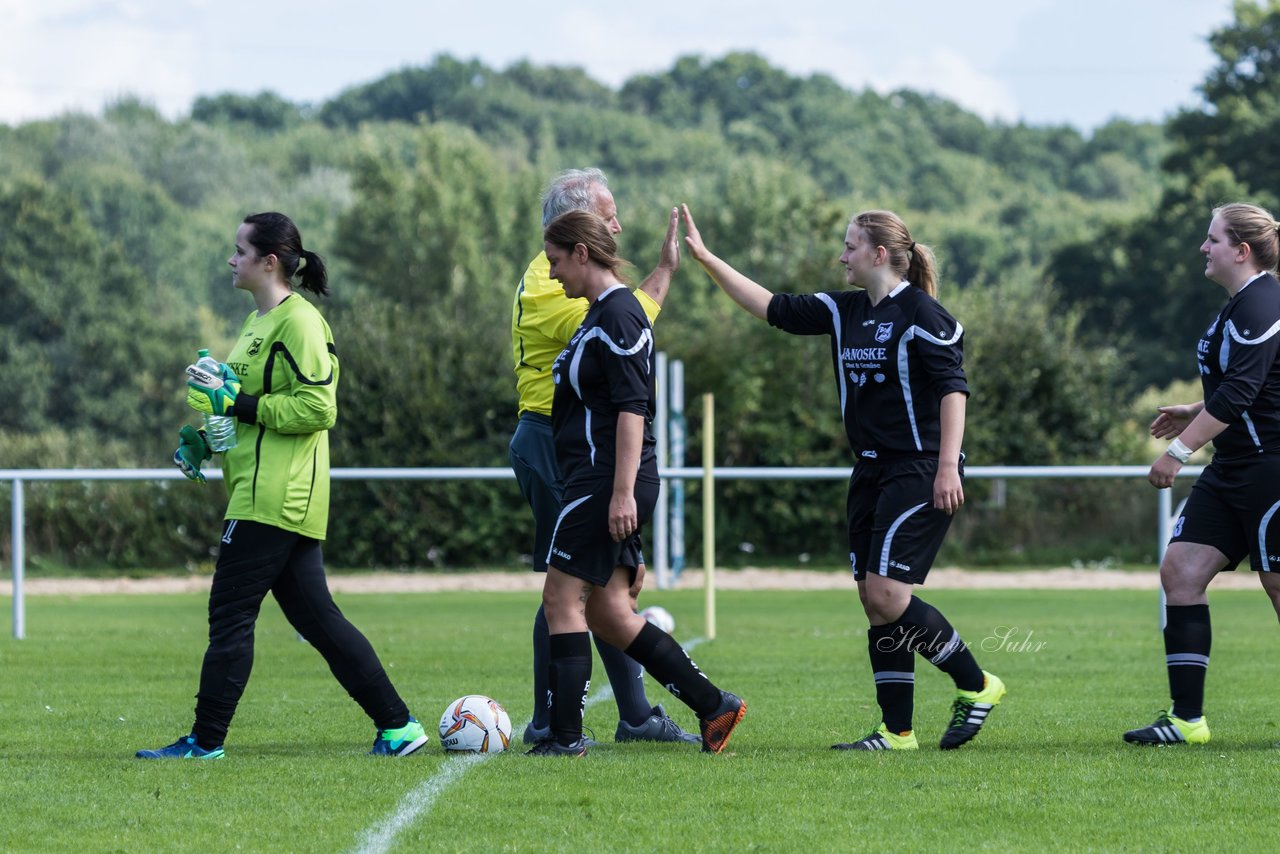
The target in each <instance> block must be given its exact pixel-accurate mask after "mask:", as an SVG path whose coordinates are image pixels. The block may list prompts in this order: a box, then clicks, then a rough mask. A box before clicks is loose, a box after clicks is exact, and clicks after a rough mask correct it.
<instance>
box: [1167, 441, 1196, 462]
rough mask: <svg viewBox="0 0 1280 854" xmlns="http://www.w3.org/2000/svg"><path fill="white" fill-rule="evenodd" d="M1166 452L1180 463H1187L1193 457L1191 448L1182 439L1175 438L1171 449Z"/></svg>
mask: <svg viewBox="0 0 1280 854" xmlns="http://www.w3.org/2000/svg"><path fill="white" fill-rule="evenodd" d="M1165 453H1166V454H1168V455H1169V456H1171V457H1173V458H1174V459H1175V460H1177V461H1178V462H1180V463H1185V462H1186V461H1187V460H1189V459H1191V449H1190V448H1188V447H1187V446H1186V444H1185V443H1183V441H1182V440H1181V439H1174V440H1173V441H1172V442H1170V443H1169V449H1168V450H1167V451H1165Z"/></svg>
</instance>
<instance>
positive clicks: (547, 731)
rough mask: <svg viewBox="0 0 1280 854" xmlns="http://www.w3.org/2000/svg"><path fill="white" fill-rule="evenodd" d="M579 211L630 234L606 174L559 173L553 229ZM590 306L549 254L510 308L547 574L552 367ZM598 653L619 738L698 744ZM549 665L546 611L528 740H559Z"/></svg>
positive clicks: (652, 295)
mask: <svg viewBox="0 0 1280 854" xmlns="http://www.w3.org/2000/svg"><path fill="white" fill-rule="evenodd" d="M574 210H586V211H591V212H593V213H595V214H598V215H599V216H600V218H601V219H603V220H604V221H605V223H606V224H607V225H608V228H609V231H610V233H612V234H618V233H620V232H621V231H622V224H621V223H620V222H619V221H618V208H617V205H616V204H615V203H614V199H613V194H612V193H611V192H609V182H608V179H607V178H606V177H605V174H604V173H603V172H601V171H600V170H599V169H570V170H568V171H567V172H563V173H561V174H560V175H558V176H556V178H555V179H554V180H553V181H552V182H551V184H550V185H549V186H548V187H547V190H546V192H545V193H543V196H542V225H543V227H544V228H545V227H546V226H547V225H548V224H549V223H550V222H551V221H552V220H553V219H555V218H556V217H558V216H560V215H561V214H563V213H567V212H568V211H574ZM676 222H677V220H676V211H675V210H674V209H673V210H672V211H671V217H670V219H669V221H668V223H667V237H666V240H665V242H664V243H663V249H662V257H661V258H660V259H659V260H658V266H657V267H655V268H654V270H653V272H652V273H650V274H649V276H648V277H647V278H646V279H645V280H644V281H643V282H641V284H640V287H639V288H638V289H637V290H636V292H635V295H636V298H637V299H638V300H639V301H640V305H641V307H642V308H643V309H644V312H645V314H646V315H647V316H648V318H649V320H650V322H652V321H653V320H654V318H656V317H657V316H658V312H659V311H660V310H661V307H662V303H663V300H665V299H666V295H667V290H668V288H669V287H670V285H671V277H672V275H673V274H674V273H675V271H676V269H677V268H678V267H679V266H680V245H679V242H678V239H677V235H676ZM587 308H588V305H587V301H586V300H585V299H569V298H568V297H566V296H565V295H564V288H563V287H561V286H560V283H559V282H557V281H555V280H553V279H552V278H551V276H550V263H549V262H548V261H547V255H546V253H545V252H539V253H538V255H537V256H536V257H535V258H534V259H533V260H532V261H531V262H529V268H528V269H527V270H526V271H525V274H524V276H523V277H522V278H521V279H520V284H519V286H518V287H517V288H516V294H515V300H514V303H513V305H512V310H511V355H512V361H513V362H514V364H515V372H516V392H517V394H518V395H519V398H520V401H519V405H518V413H519V421H518V422H517V424H516V430H515V434H514V435H513V436H512V437H511V444H510V446H509V448H508V451H507V456H508V459H509V460H510V462H511V468H512V469H514V470H515V473H516V480H517V482H518V483H519V484H520V491H521V492H522V493H523V494H524V497H525V498H526V499H527V500H528V502H529V506H530V507H531V508H532V509H533V517H534V546H533V568H534V569H535V570H536V571H538V572H546V571H547V550H548V548H549V547H550V544H551V532H552V531H553V530H554V529H555V524H556V518H557V517H558V516H559V514H560V509H561V499H562V497H563V483H562V481H561V479H560V472H559V470H558V468H557V466H556V452H555V446H554V443H553V441H552V438H551V398H552V392H553V390H554V385H553V383H552V380H551V364H552V362H554V361H555V358H556V356H558V355H560V351H561V350H563V349H564V347H565V345H566V344H568V343H569V339H570V338H571V337H572V336H573V333H574V332H576V331H577V329H578V327H579V326H580V325H581V324H582V319H583V318H584V317H586V314H587ZM643 577H644V573H643V571H641V572H639V573H638V574H637V579H638V581H637V585H636V587H635V588H634V589H633V590H632V591H631V593H632V601H633V604H634V600H635V597H636V596H637V595H638V594H639V592H640V590H639V587H640V583H641V581H639V579H643ZM596 650H597V651H598V652H599V653H600V660H601V662H602V663H603V664H604V668H605V672H606V673H607V674H608V675H609V684H610V686H611V687H612V688H613V695H614V699H615V700H616V701H617V704H618V727H617V729H616V731H615V733H614V737H615V739H616V740H618V741H687V742H691V743H697V742H698V740H699V739H698V736H696V735H690V734H689V733H686V732H684V731H683V730H682V729H681V728H680V727H679V726H678V725H677V724H676V723H675V721H673V720H671V718H670V717H668V716H667V714H666V712H665V711H664V710H663V709H662V707H661V706H654V705H651V704H650V703H649V700H648V698H647V697H646V696H645V693H644V679H643V676H644V673H643V670H642V669H641V667H640V665H639V664H637V663H636V662H635V661H633V660H632V659H630V658H628V657H627V656H626V655H624V654H623V652H622V651H621V650H619V649H615V648H614V647H612V646H609V645H608V644H606V643H604V642H603V641H600V640H597V641H596ZM549 660H550V633H549V631H548V629H547V619H546V614H545V612H544V611H543V609H542V608H541V607H539V608H538V613H537V615H536V616H535V618H534V622H533V698H534V702H533V718H532V720H531V721H530V723H529V726H528V727H527V728H526V729H525V732H524V740H525V742H526V743H535V742H538V741H542V740H544V739H546V738H549V737H550V735H551V724H550V718H549V715H548V711H547V705H546V696H547V679H548V670H547V669H548V667H549Z"/></svg>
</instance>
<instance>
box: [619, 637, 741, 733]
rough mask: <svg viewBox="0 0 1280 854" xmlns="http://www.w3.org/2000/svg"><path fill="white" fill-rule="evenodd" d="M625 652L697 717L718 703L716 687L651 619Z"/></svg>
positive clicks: (718, 693) (709, 712)
mask: <svg viewBox="0 0 1280 854" xmlns="http://www.w3.org/2000/svg"><path fill="white" fill-rule="evenodd" d="M625 652H626V653H627V655H629V656H631V657H632V658H634V659H635V660H636V661H638V662H640V664H641V665H642V666H643V667H644V669H645V670H648V671H649V673H650V674H651V675H652V676H653V678H654V679H657V680H658V682H659V684H661V685H662V686H663V687H664V688H666V689H667V690H668V691H670V692H671V695H672V696H673V697H675V698H676V699H678V700H679V701H680V702H682V703H684V704H685V705H686V706H688V707H689V708H691V709H693V711H694V713H695V714H697V715H698V717H704V716H706V715H709V714H711V713H712V712H714V711H715V710H716V708H717V707H718V706H719V705H720V689H719V688H717V687H716V686H715V685H713V684H711V680H710V679H708V678H707V677H706V676H705V675H704V674H703V672H702V671H701V670H699V669H698V665H696V664H694V663H693V659H691V658H690V657H689V654H688V653H687V652H685V651H684V648H683V647H682V646H680V644H678V643H676V642H675V639H674V638H672V637H671V635H669V634H667V633H666V632H664V631H663V630H662V629H660V628H658V627H657V626H655V625H653V624H652V623H648V622H646V623H645V624H644V628H642V629H641V630H640V634H638V635H636V639H635V640H633V641H632V642H631V645H630V646H628V647H627V648H626V650H625Z"/></svg>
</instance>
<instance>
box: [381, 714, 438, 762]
mask: <svg viewBox="0 0 1280 854" xmlns="http://www.w3.org/2000/svg"><path fill="white" fill-rule="evenodd" d="M426 743H427V731H426V730H424V729H423V728H422V724H420V723H418V720H417V718H414V717H410V718H409V722H408V723H407V724H405V725H404V726H402V727H400V728H399V729H380V730H378V734H377V736H375V737H374V739H373V750H370V751H369V753H370V755H372V756H408V755H409V754H410V753H413V752H414V751H415V750H417V749H418V748H419V747H421V746H422V745H424V744H426Z"/></svg>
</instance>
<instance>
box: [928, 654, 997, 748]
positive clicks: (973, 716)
mask: <svg viewBox="0 0 1280 854" xmlns="http://www.w3.org/2000/svg"><path fill="white" fill-rule="evenodd" d="M982 677H983V685H982V690H981V691H960V692H958V693H959V696H957V697H956V701H955V702H954V703H952V704H951V723H950V724H949V725H948V726H947V731H946V732H944V733H943V734H942V741H940V742H939V743H938V746H939V747H941V748H942V749H943V750H955V749H956V748H957V747H959V746H960V745H962V744H964V743H966V742H967V741H969V739H971V738H973V737H974V736H975V735H977V734H978V730H980V729H982V725H983V724H985V723H986V722H987V715H988V714H990V713H991V709H992V707H994V706H995V705H996V704H997V703H999V702H1000V699H1001V698H1002V697H1003V696H1004V695H1005V687H1004V683H1003V682H1001V681H1000V677H999V676H996V675H995V674H993V673H988V672H987V671H985V670H984V671H982Z"/></svg>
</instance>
